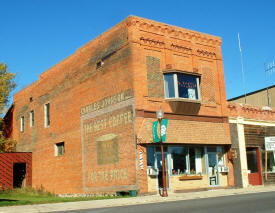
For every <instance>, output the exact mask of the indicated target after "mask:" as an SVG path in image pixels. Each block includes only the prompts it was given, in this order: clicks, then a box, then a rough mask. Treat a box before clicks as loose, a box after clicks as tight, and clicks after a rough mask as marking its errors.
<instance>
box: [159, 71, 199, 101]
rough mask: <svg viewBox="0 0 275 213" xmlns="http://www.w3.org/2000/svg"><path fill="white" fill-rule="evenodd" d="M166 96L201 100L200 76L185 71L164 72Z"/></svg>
mask: <svg viewBox="0 0 275 213" xmlns="http://www.w3.org/2000/svg"><path fill="white" fill-rule="evenodd" d="M164 89H165V98H168V99H169V98H184V99H189V100H200V93H199V77H198V76H195V75H188V74H184V73H165V74H164Z"/></svg>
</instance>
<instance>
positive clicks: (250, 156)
mask: <svg viewBox="0 0 275 213" xmlns="http://www.w3.org/2000/svg"><path fill="white" fill-rule="evenodd" d="M246 156H247V169H248V170H249V172H250V173H257V172H258V162H257V152H256V148H246Z"/></svg>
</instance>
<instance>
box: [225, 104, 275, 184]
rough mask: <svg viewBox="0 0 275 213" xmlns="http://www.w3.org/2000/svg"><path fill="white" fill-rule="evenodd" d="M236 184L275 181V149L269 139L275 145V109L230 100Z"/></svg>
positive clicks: (270, 182)
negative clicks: (271, 147)
mask: <svg viewBox="0 0 275 213" xmlns="http://www.w3.org/2000/svg"><path fill="white" fill-rule="evenodd" d="M228 109H229V122H230V131H231V141H232V150H235V151H236V153H237V158H235V159H234V160H233V164H234V176H235V185H236V186H238V187H247V186H248V185H262V184H274V183H275V152H274V151H272V150H267V149H266V147H265V141H266V140H268V141H269V144H273V149H274V148H275V109H274V108H266V107H256V106H252V105H248V104H242V103H241V104H238V103H231V102H229V103H228Z"/></svg>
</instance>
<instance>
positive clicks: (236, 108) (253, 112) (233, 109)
mask: <svg viewBox="0 0 275 213" xmlns="http://www.w3.org/2000/svg"><path fill="white" fill-rule="evenodd" d="M227 108H228V112H229V116H230V117H239V116H241V117H244V118H249V119H258V120H270V121H275V110H274V108H273V109H272V108H270V109H268V110H267V109H265V108H264V107H257V106H252V105H248V104H239V103H232V102H231V103H230V102H228V103H227Z"/></svg>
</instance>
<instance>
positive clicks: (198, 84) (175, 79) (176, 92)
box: [163, 72, 201, 101]
mask: <svg viewBox="0 0 275 213" xmlns="http://www.w3.org/2000/svg"><path fill="white" fill-rule="evenodd" d="M167 74H173V80H174V90H175V91H174V92H175V97H167V94H166V91H165V75H167ZM178 74H183V75H189V76H192V77H194V78H196V83H197V92H198V99H189V98H182V97H179V87H178ZM163 82H164V93H165V99H168V100H169V99H182V100H190V101H201V94H200V77H199V76H197V75H192V74H187V73H184V72H166V73H164V75H163Z"/></svg>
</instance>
